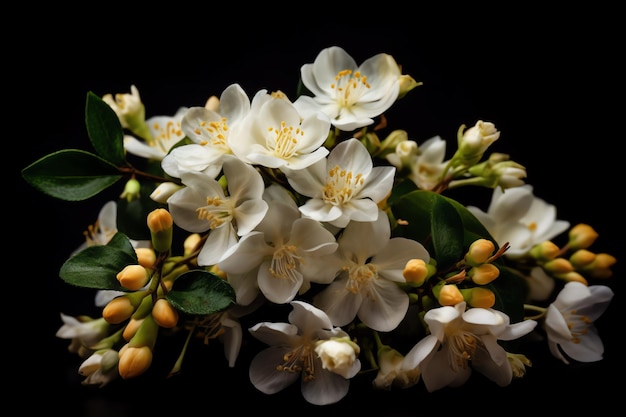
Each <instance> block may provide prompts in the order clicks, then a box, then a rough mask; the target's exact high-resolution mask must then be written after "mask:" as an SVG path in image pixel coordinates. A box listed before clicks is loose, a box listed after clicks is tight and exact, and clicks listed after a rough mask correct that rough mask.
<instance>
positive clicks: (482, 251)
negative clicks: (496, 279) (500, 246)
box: [465, 239, 496, 266]
mask: <svg viewBox="0 0 626 417" xmlns="http://www.w3.org/2000/svg"><path fill="white" fill-rule="evenodd" d="M495 249H496V245H494V243H493V242H492V241H491V240H489V239H476V240H475V241H473V242H472V244H471V245H470V247H469V249H468V251H467V253H466V254H465V263H467V264H468V265H470V266H477V265H480V264H482V263H485V262H486V261H487V259H489V257H490V256H491V255H492V254H493V251H494V250H495Z"/></svg>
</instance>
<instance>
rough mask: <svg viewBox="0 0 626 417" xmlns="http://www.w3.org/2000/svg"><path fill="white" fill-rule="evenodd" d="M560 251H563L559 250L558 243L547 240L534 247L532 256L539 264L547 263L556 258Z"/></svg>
mask: <svg viewBox="0 0 626 417" xmlns="http://www.w3.org/2000/svg"><path fill="white" fill-rule="evenodd" d="M560 251H561V249H559V247H558V246H557V245H556V243H554V242H552V241H549V240H546V241H544V242H541V243H539V244H537V245H535V246H533V247H532V248H531V249H530V256H532V257H533V258H534V259H536V260H537V261H539V262H547V261H551V260H552V259H554V258H556V257H557V256H558V255H559V253H560Z"/></svg>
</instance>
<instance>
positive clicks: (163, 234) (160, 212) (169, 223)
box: [148, 208, 174, 252]
mask: <svg viewBox="0 0 626 417" xmlns="http://www.w3.org/2000/svg"><path fill="white" fill-rule="evenodd" d="M173 226H174V219H172V215H171V214H170V212H169V211H167V210H166V209H164V208H158V209H155V210H152V211H151V212H150V213H149V214H148V228H149V229H150V234H151V236H152V247H154V250H155V251H157V252H168V251H169V250H170V248H171V247H172V234H173Z"/></svg>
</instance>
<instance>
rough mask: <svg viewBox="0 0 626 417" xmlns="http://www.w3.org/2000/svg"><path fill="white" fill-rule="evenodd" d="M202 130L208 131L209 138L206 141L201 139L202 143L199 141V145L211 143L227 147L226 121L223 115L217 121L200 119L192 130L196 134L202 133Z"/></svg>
mask: <svg viewBox="0 0 626 417" xmlns="http://www.w3.org/2000/svg"><path fill="white" fill-rule="evenodd" d="M202 130H205V131H206V132H208V134H209V137H210V139H209V140H207V141H203V142H202V143H200V145H202V146H206V145H211V146H215V147H219V148H225V149H229V148H228V145H227V142H226V141H227V138H228V123H226V118H225V117H222V118H221V119H220V121H218V122H216V121H210V122H207V121H206V120H203V121H201V122H200V126H199V127H197V128H196V129H195V130H194V132H195V133H196V134H197V135H200V134H201V133H202Z"/></svg>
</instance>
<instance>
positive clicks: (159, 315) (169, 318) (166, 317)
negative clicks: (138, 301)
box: [152, 298, 178, 329]
mask: <svg viewBox="0 0 626 417" xmlns="http://www.w3.org/2000/svg"><path fill="white" fill-rule="evenodd" d="M152 317H154V321H156V322H157V324H158V325H159V326H161V327H165V328H167V329H171V328H172V327H174V326H176V324H177V323H178V311H177V310H176V309H175V308H174V307H172V305H171V304H170V303H169V301H167V300H166V299H165V298H159V299H158V300H157V301H156V303H154V307H153V308H152Z"/></svg>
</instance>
